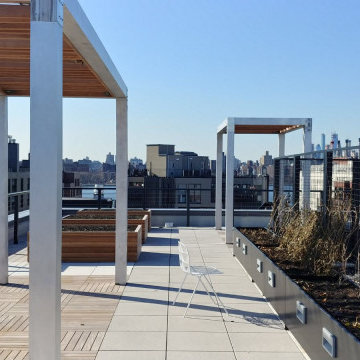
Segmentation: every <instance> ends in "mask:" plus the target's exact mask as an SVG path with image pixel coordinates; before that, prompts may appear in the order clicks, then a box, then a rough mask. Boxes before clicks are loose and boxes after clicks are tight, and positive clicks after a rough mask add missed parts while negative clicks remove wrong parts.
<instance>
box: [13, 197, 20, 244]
mask: <svg viewBox="0 0 360 360" xmlns="http://www.w3.org/2000/svg"><path fill="white" fill-rule="evenodd" d="M14 199H15V209H14V244H18V243H19V239H18V226H19V197H18V196H17V195H15V196H14Z"/></svg>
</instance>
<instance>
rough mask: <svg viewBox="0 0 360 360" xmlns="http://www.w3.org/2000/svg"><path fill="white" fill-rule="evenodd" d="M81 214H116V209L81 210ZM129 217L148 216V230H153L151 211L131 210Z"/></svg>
mask: <svg viewBox="0 0 360 360" xmlns="http://www.w3.org/2000/svg"><path fill="white" fill-rule="evenodd" d="M78 213H79V214H80V213H84V214H85V213H92V214H104V213H107V214H115V209H102V210H81V211H79V212H78ZM128 215H129V216H144V215H147V216H148V229H149V231H150V229H151V210H135V209H129V210H128Z"/></svg>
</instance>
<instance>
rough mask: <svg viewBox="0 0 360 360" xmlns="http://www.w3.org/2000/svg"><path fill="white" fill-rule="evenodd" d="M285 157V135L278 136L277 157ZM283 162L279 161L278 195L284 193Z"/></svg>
mask: <svg viewBox="0 0 360 360" xmlns="http://www.w3.org/2000/svg"><path fill="white" fill-rule="evenodd" d="M283 156H285V133H281V134H279V157H283ZM284 180H285V179H284V161H283V160H280V179H279V194H280V195H283V193H284Z"/></svg>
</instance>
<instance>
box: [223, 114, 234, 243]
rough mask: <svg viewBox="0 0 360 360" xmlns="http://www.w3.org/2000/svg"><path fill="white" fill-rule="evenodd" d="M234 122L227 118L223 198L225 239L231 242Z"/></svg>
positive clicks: (232, 224) (232, 223)
mask: <svg viewBox="0 0 360 360" xmlns="http://www.w3.org/2000/svg"><path fill="white" fill-rule="evenodd" d="M234 130H235V129H234V122H233V120H232V119H228V123H227V150H226V200H225V208H226V211H225V241H226V243H227V244H231V243H232V242H233V234H232V233H233V226H234V214H233V213H234Z"/></svg>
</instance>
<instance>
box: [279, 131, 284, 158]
mask: <svg viewBox="0 0 360 360" xmlns="http://www.w3.org/2000/svg"><path fill="white" fill-rule="evenodd" d="M280 156H285V133H281V134H279V157H280Z"/></svg>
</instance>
